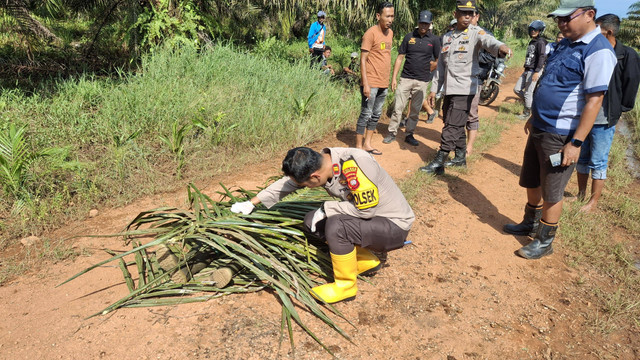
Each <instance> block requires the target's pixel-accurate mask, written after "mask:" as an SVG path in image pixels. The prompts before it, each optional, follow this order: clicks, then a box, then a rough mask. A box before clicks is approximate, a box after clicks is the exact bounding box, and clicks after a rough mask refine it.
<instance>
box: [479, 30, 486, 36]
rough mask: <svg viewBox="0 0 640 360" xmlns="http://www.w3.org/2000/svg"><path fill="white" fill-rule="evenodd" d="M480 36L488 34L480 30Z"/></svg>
mask: <svg viewBox="0 0 640 360" xmlns="http://www.w3.org/2000/svg"><path fill="white" fill-rule="evenodd" d="M478 34H480V35H484V34H486V32H485V31H484V30H480V32H479V33H478Z"/></svg>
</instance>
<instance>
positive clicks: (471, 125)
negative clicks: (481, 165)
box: [444, 11, 496, 166]
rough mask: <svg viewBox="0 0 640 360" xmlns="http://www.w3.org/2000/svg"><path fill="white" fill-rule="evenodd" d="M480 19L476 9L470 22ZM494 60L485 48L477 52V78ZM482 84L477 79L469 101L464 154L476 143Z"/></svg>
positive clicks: (450, 163) (458, 161) (460, 163)
mask: <svg viewBox="0 0 640 360" xmlns="http://www.w3.org/2000/svg"><path fill="white" fill-rule="evenodd" d="M479 20H480V13H479V12H478V11H476V14H475V15H474V16H473V18H472V19H471V24H472V25H475V26H478V21H479ZM482 30H484V31H486V32H487V34H489V35H493V34H492V33H491V32H490V31H488V30H487V29H485V28H482ZM495 60H496V58H495V57H494V56H493V55H491V53H489V52H488V51H486V50H485V49H482V50H480V52H479V53H478V66H479V67H480V72H479V73H478V78H479V79H482V75H483V74H485V77H486V75H487V74H489V69H490V68H491V64H493V62H494V61H495ZM481 89H482V86H481V85H480V81H478V90H477V91H476V94H475V95H474V96H473V100H472V101H471V108H470V109H469V119H468V120H467V125H466V128H467V150H466V156H469V155H471V153H472V152H473V145H474V144H475V143H476V138H477V137H478V129H479V128H480V117H479V116H478V107H479V106H480V91H481ZM444 165H445V166H466V165H467V160H466V157H465V158H464V159H461V158H458V159H455V158H454V159H451V160H449V161H447V162H446V163H445V164H444Z"/></svg>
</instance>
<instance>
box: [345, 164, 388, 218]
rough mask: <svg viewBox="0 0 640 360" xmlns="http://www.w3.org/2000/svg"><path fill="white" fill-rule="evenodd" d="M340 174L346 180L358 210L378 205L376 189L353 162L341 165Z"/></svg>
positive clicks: (378, 197)
mask: <svg viewBox="0 0 640 360" xmlns="http://www.w3.org/2000/svg"><path fill="white" fill-rule="evenodd" d="M342 174H343V175H344V177H345V178H346V180H347V187H348V188H349V191H351V195H353V203H354V204H355V206H356V207H357V208H358V209H360V210H364V209H368V208H372V207H374V206H376V205H378V201H379V199H380V196H379V192H378V187H377V186H376V185H375V184H374V183H373V182H371V180H369V178H368V177H367V176H366V175H365V174H364V172H362V170H361V169H360V167H358V164H357V163H356V161H355V160H353V159H349V160H347V161H345V162H344V163H342Z"/></svg>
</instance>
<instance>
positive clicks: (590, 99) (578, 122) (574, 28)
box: [504, 0, 616, 259]
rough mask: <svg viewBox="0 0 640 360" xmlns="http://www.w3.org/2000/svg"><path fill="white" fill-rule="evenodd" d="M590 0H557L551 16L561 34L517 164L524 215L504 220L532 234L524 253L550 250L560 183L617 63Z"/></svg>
mask: <svg viewBox="0 0 640 360" xmlns="http://www.w3.org/2000/svg"><path fill="white" fill-rule="evenodd" d="M595 15H596V9H595V3H594V0H561V1H560V6H559V7H558V9H557V10H556V11H554V12H552V13H551V14H549V16H553V17H554V20H555V21H556V23H557V24H558V28H559V29H560V31H562V33H563V34H564V36H565V38H564V40H562V41H561V42H560V44H559V45H558V48H557V49H556V50H555V51H554V52H553V53H551V55H550V56H549V58H548V59H547V65H546V68H545V71H544V73H543V75H542V76H541V77H540V80H539V83H538V89H537V90H536V92H535V94H534V98H533V108H532V113H531V118H529V120H528V121H527V123H526V125H525V133H528V134H529V138H528V140H527V145H526V147H525V149H524V160H523V162H522V168H521V170H520V186H522V187H524V188H526V189H527V205H526V207H525V215H524V219H523V220H522V222H521V223H519V224H506V225H505V226H504V231H505V232H507V233H509V234H515V235H527V234H529V235H530V236H532V241H531V242H530V243H529V244H528V245H526V246H523V247H522V248H520V249H519V250H518V251H517V254H518V255H519V256H522V257H523V258H526V259H539V258H541V257H543V256H546V255H550V254H552V253H553V248H552V246H551V244H552V242H553V240H554V238H555V235H556V230H557V229H558V221H559V220H560V215H561V214H562V202H563V195H564V189H565V187H566V186H567V183H568V182H569V179H570V178H571V173H572V172H573V169H574V168H575V166H576V165H575V163H576V161H578V156H579V155H580V148H581V146H582V142H583V141H584V140H585V139H586V138H587V135H589V132H590V131H591V127H592V126H593V123H594V121H595V120H596V117H597V115H598V112H599V111H600V106H601V105H602V100H603V99H604V93H605V91H607V88H608V87H609V80H610V79H611V74H612V73H613V69H614V67H615V65H616V56H615V53H614V51H613V48H612V47H611V44H610V43H609V41H607V39H606V38H605V37H604V36H602V34H601V33H600V28H599V27H597V26H596V23H595Z"/></svg>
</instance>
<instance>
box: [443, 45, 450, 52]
mask: <svg viewBox="0 0 640 360" xmlns="http://www.w3.org/2000/svg"><path fill="white" fill-rule="evenodd" d="M447 51H449V46H448V45H447V46H445V47H443V48H442V52H443V53H446V52H447Z"/></svg>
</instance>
